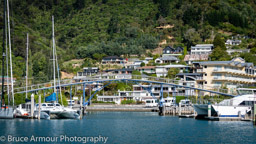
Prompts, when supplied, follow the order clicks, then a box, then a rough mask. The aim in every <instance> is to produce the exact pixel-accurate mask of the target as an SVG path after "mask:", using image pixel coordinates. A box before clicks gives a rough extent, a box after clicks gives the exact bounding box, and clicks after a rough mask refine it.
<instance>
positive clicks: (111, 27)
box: [107, 14, 118, 38]
mask: <svg viewBox="0 0 256 144" xmlns="http://www.w3.org/2000/svg"><path fill="white" fill-rule="evenodd" d="M117 31H118V17H117V15H116V14H115V15H113V16H112V17H111V18H110V21H109V24H108V29H107V32H108V34H109V35H110V37H111V38H112V37H113V34H114V33H117Z"/></svg>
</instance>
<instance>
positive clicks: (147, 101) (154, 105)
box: [146, 99, 158, 107]
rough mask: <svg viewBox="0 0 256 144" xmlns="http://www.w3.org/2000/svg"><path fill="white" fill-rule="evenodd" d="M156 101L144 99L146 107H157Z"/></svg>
mask: <svg viewBox="0 0 256 144" xmlns="http://www.w3.org/2000/svg"><path fill="white" fill-rule="evenodd" d="M157 106H158V100H156V99H146V107H157Z"/></svg>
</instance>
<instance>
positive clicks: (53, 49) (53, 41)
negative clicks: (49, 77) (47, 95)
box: [52, 16, 56, 93]
mask: <svg viewBox="0 0 256 144" xmlns="http://www.w3.org/2000/svg"><path fill="white" fill-rule="evenodd" d="M52 61H53V83H54V84H53V85H54V93H56V82H55V81H56V80H55V40H54V16H52Z"/></svg>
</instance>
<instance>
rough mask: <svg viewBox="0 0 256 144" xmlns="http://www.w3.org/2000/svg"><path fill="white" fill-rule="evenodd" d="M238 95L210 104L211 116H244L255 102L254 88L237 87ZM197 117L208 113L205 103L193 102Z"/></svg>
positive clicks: (255, 92)
mask: <svg viewBox="0 0 256 144" xmlns="http://www.w3.org/2000/svg"><path fill="white" fill-rule="evenodd" d="M237 91H238V96H236V97H233V98H231V99H225V100H223V101H221V102H220V103H218V104H212V105H211V114H212V116H218V117H244V116H245V114H249V113H250V112H251V109H252V106H253V104H254V103H256V96H255V95H256V89H249V88H239V89H238V90H237ZM193 107H194V109H195V111H196V112H197V116H198V117H205V116H207V115H208V105H207V104H194V105H193Z"/></svg>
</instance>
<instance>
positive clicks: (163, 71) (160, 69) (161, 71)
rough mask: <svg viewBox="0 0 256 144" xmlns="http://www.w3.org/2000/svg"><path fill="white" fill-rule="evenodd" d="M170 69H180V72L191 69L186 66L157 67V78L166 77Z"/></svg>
mask: <svg viewBox="0 0 256 144" xmlns="http://www.w3.org/2000/svg"><path fill="white" fill-rule="evenodd" d="M170 68H178V69H179V70H180V72H183V70H188V69H189V68H190V67H189V66H186V65H164V66H156V76H157V77H161V76H163V77H165V76H166V75H167V73H168V70H169V69H170Z"/></svg>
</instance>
